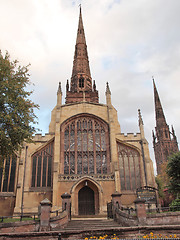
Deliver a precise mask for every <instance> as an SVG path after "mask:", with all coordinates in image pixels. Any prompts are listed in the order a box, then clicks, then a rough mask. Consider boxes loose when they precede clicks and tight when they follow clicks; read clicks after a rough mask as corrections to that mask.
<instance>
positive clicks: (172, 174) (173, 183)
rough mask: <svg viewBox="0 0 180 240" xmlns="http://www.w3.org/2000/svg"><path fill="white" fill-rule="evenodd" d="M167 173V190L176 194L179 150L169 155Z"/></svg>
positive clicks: (179, 174)
mask: <svg viewBox="0 0 180 240" xmlns="http://www.w3.org/2000/svg"><path fill="white" fill-rule="evenodd" d="M167 174H168V176H169V186H168V188H169V190H170V191H171V192H172V193H174V194H177V195H178V193H180V152H177V153H174V154H172V155H171V156H170V157H169V161H168V164H167Z"/></svg>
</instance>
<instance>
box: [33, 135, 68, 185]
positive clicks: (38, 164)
mask: <svg viewBox="0 0 180 240" xmlns="http://www.w3.org/2000/svg"><path fill="white" fill-rule="evenodd" d="M66 133H67V132H66ZM66 139H67V141H69V138H68V136H67V135H66ZM53 146H54V143H53V142H51V143H49V144H48V145H47V146H46V147H44V148H43V149H41V150H39V151H38V152H36V153H35V154H34V155H33V156H32V181H31V186H32V187H51V166H52V159H53Z"/></svg>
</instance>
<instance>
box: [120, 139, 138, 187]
mask: <svg viewBox="0 0 180 240" xmlns="http://www.w3.org/2000/svg"><path fill="white" fill-rule="evenodd" d="M117 146H118V158H119V171H120V179H121V190H136V189H137V188H139V187H141V167H140V154H139V152H138V151H137V150H136V149H134V148H131V147H129V146H126V145H124V144H121V143H117Z"/></svg>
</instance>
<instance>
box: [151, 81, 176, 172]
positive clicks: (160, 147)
mask: <svg viewBox="0 0 180 240" xmlns="http://www.w3.org/2000/svg"><path fill="white" fill-rule="evenodd" d="M153 86H154V103H155V113H156V127H155V130H156V133H155V134H154V132H153V147H154V153H155V160H156V165H157V173H158V174H159V173H161V164H162V163H163V162H166V161H167V160H168V156H169V155H171V154H172V153H173V152H177V151H179V149H178V143H177V139H176V136H175V133H174V129H173V131H172V133H171V132H170V130H169V126H168V124H167V123H166V118H165V116H164V112H163V108H162V105H161V102H160V98H159V94H158V92H157V88H156V85H155V81H154V79H153Z"/></svg>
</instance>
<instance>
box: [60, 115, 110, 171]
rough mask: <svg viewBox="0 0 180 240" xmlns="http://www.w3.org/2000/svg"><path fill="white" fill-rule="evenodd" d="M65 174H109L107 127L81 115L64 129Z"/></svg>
mask: <svg viewBox="0 0 180 240" xmlns="http://www.w3.org/2000/svg"><path fill="white" fill-rule="evenodd" d="M61 142H62V152H61V157H62V159H63V165H64V166H63V169H64V174H103V173H104V174H106V173H109V171H110V154H109V130H108V125H107V123H105V122H104V121H102V120H101V119H99V118H94V116H91V115H80V116H76V117H74V118H71V119H69V120H67V121H66V122H65V123H64V124H63V125H62V126H61Z"/></svg>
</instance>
